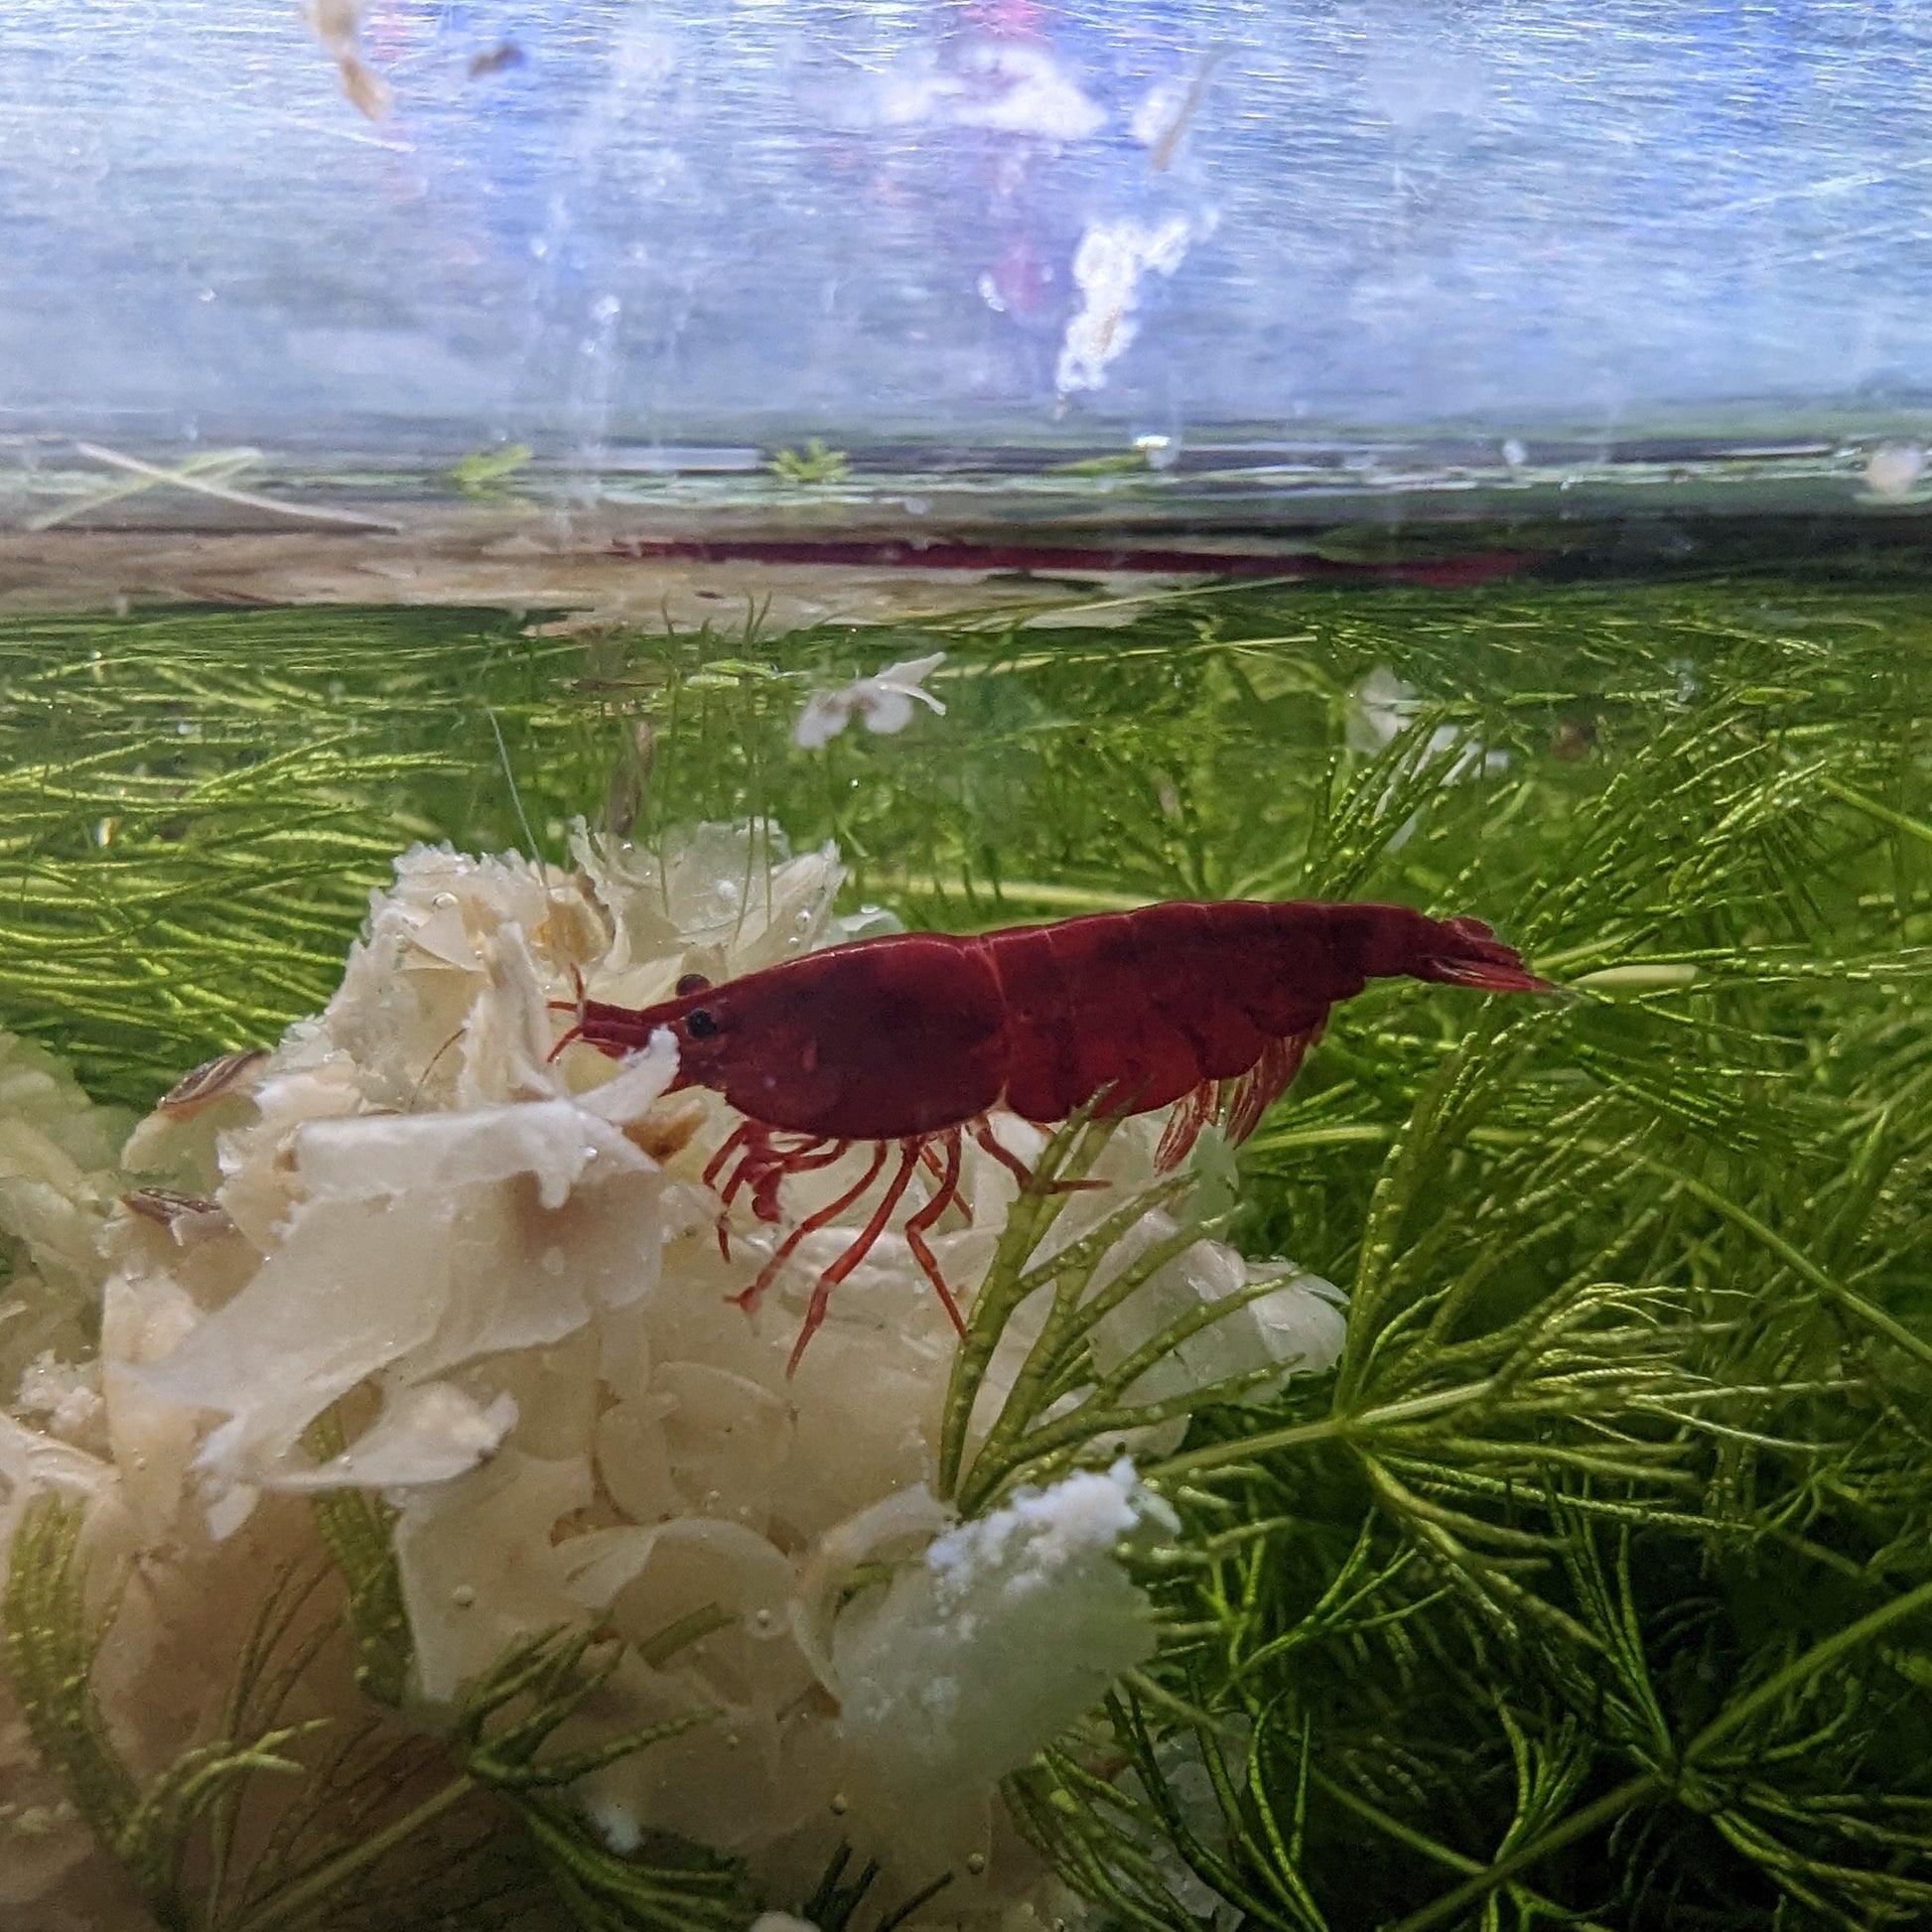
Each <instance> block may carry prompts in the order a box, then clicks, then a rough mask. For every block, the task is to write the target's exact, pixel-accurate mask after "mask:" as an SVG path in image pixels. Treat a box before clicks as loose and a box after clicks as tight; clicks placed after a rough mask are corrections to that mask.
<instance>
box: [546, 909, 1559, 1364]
mask: <svg viewBox="0 0 1932 1932" xmlns="http://www.w3.org/2000/svg"><path fill="white" fill-rule="evenodd" d="M1403 976H1406V977H1408V978H1411V979H1420V980H1430V981H1436V982H1439V983H1441V984H1444V985H1449V986H1461V987H1468V988H1471V989H1473V990H1475V991H1478V992H1485V993H1548V992H1553V991H1554V990H1555V989H1554V988H1553V987H1552V986H1551V985H1550V983H1549V982H1548V981H1547V980H1541V979H1538V978H1537V977H1536V975H1535V974H1533V973H1531V972H1529V971H1528V970H1527V969H1526V968H1525V967H1524V965H1523V962H1522V960H1521V959H1520V958H1519V957H1518V955H1517V954H1516V952H1515V951H1514V950H1513V949H1512V948H1511V947H1509V946H1507V945H1505V944H1504V943H1503V942H1502V941H1501V940H1499V939H1498V938H1497V937H1496V936H1495V934H1494V933H1493V932H1492V931H1491V930H1490V928H1489V927H1488V926H1486V925H1484V924H1483V923H1482V921H1481V920H1479V919H1472V918H1452V919H1432V918H1429V917H1428V916H1426V915H1425V914H1424V913H1421V912H1417V911H1415V910H1413V909H1412V908H1411V907H1409V906H1406V905H1357V904H1350V903H1345V902H1338V903H1323V902H1317V901H1309V900H1298V901H1293V902H1289V903H1273V902H1267V901H1259V900H1246V899H1235V900H1227V901H1221V902H1216V903H1194V902H1189V901H1174V902H1171V903H1167V904H1162V905H1149V906H1144V907H1142V908H1141V909H1139V910H1137V911H1132V912H1104V913H1096V914H1092V915H1090V916H1087V917H1083V918H1075V919H1062V920H1059V921H1057V922H1056V923H1053V924H1049V925H1024V926H1010V927H1007V928H1005V929H1004V930H1001V931H998V932H983V933H977V934H971V935H967V936H955V935H952V934H946V933H936V932H909V933H891V934H888V935H885V936H883V937H879V938H873V939H856V940H853V941H851V942H850V943H848V944H846V945H842V946H830V947H827V948H826V949H825V950H824V951H822V952H815V953H805V954H802V955H800V956H799V957H797V958H795V959H788V960H785V961H783V962H781V963H780V964H778V965H776V966H769V967H766V968H765V969H764V970H762V971H761V972H756V973H748V974H746V975H745V976H744V977H743V978H742V979H736V980H731V981H727V982H726V983H724V984H722V985H718V986H712V985H708V984H705V983H703V982H702V981H699V980H697V977H696V976H695V975H693V976H690V978H688V979H687V980H683V981H680V982H679V988H678V994H677V997H675V998H673V999H670V1000H666V1001H664V1002H662V1003H661V1004H660V1005H657V1006H653V1007H644V1008H641V1009H638V1008H630V1007H618V1006H609V1005H606V1004H604V1003H603V1002H601V1001H597V1000H578V1001H574V1002H571V1003H568V1006H567V1008H565V1010H568V1011H570V1012H572V1013H573V1014H574V1015H575V1016H576V1024H575V1025H574V1026H572V1028H571V1029H570V1031H569V1032H568V1033H567V1034H565V1035H564V1037H563V1039H562V1040H561V1041H560V1042H559V1043H558V1049H557V1050H559V1051H561V1050H562V1048H563V1047H564V1046H565V1045H567V1044H569V1042H570V1041H572V1040H574V1039H584V1040H587V1041H589V1042H590V1043H591V1044H592V1045H594V1046H596V1047H598V1048H599V1049H600V1050H601V1051H603V1052H606V1053H610V1054H613V1055H621V1054H624V1053H627V1052H631V1051H634V1050H636V1049H638V1048H641V1047H643V1046H645V1045H647V1044H648V1043H649V1041H650V1038H651V1035H653V1034H655V1033H656V1032H657V1031H658V1030H659V1029H660V1028H661V1029H664V1030H666V1031H668V1032H669V1033H670V1034H671V1035H672V1036H673V1037H674V1038H675V1039H676V1041H677V1048H678V1072H677V1078H676V1080H675V1081H674V1082H673V1087H674V1088H676V1087H694V1086H701V1087H709V1088H711V1089H713V1090H714V1091H716V1092H718V1093H720V1094H722V1095H723V1096H724V1098H725V1099H726V1100H727V1101H728V1102H729V1103H730V1104H731V1106H732V1107H734V1108H735V1109H736V1110H737V1111H738V1112H739V1113H741V1114H743V1115H744V1117H745V1118H744V1122H743V1124H742V1125H741V1126H740V1127H739V1128H738V1129H737V1130H736V1131H735V1132H734V1133H733V1134H732V1135H731V1136H730V1137H729V1139H727V1141H726V1142H725V1144H724V1146H723V1147H721V1148H720V1149H719V1151H718V1153H717V1154H716V1155H715V1156H714V1157H713V1160H712V1163H711V1166H710V1168H709V1169H707V1171H706V1176H705V1177H706V1179H707V1180H708V1181H710V1182H712V1183H713V1184H714V1185H716V1186H717V1188H718V1190H719V1193H720V1195H721V1198H722V1201H723V1205H724V1208H725V1210H726V1211H727V1212H728V1211H729V1209H730V1207H731V1204H732V1202H733V1201H734V1200H735V1199H736V1198H737V1197H738V1195H739V1194H741V1193H744V1194H747V1195H749V1197H750V1200H751V1203H752V1210H753V1212H754V1213H755V1214H756V1215H757V1216H758V1217H759V1219H760V1220H764V1221H768V1222H776V1221H778V1220H779V1219H780V1218H781V1212H780V1207H779V1190H780V1188H781V1185H782V1183H783V1181H784V1179H785V1178H786V1176H787V1175H790V1174H794V1173H807V1172H811V1171H813V1170H817V1169H822V1168H828V1167H830V1166H832V1165H833V1164H834V1163H835V1162H837V1161H839V1160H840V1159H841V1158H842V1157H843V1156H844V1155H846V1154H847V1153H848V1152H850V1151H851V1150H852V1149H853V1148H854V1147H856V1146H859V1145H861V1144H866V1143H870V1144H871V1146H872V1156H871V1159H870V1164H869V1166H868V1168H867V1170H866V1172H865V1173H864V1175H863V1176H862V1177H861V1178H860V1179H859V1180H858V1181H857V1182H856V1183H855V1184H854V1185H852V1186H850V1187H848V1188H847V1189H846V1190H845V1191H844V1192H842V1193H841V1194H840V1195H838V1196H837V1197H836V1198H835V1199H833V1200H832V1201H830V1202H829V1203H827V1204H826V1205H825V1206H822V1207H820V1208H818V1209H817V1210H816V1211H814V1212H813V1213H812V1214H811V1215H810V1216H809V1217H807V1218H806V1219H805V1220H803V1221H801V1222H800V1223H799V1224H798V1225H797V1226H796V1227H794V1228H793V1229H792V1230H791V1232H790V1233H789V1234H788V1235H786V1237H785V1238H784V1240H783V1241H782V1242H781V1243H780V1244H779V1246H778V1248H777V1249H776V1251H775V1252H774V1253H773V1254H772V1256H771V1259H770V1260H769V1261H768V1262H767V1263H766V1264H765V1266H764V1268H763V1269H762V1270H761V1271H760V1273H759V1277H758V1279H757V1280H756V1281H755V1282H754V1283H753V1284H752V1286H751V1287H750V1288H749V1289H747V1290H746V1291H745V1293H744V1294H743V1295H742V1296H740V1297H739V1300H740V1301H741V1303H742V1304H743V1305H744V1306H745V1307H746V1308H748V1309H752V1308H756V1307H757V1305H758V1303H759V1300H760V1299H761V1298H762V1296H763V1294H764V1292H765V1290H766V1289H767V1288H768V1287H769V1286H770V1284H771V1282H772V1281H773V1280H774V1279H775V1278H776V1276H777V1274H778V1273H779V1271H780V1270H781V1269H782V1268H783V1267H784V1266H785V1264H786V1263H787V1262H788V1261H789V1260H790V1258H791V1256H792V1255H793V1253H795V1252H796V1249H797V1247H798V1244H799V1243H800V1242H801V1241H802V1240H804V1239H805V1238H806V1236H808V1235H809V1234H812V1233H815V1232H816V1231H817V1230H818V1229H819V1228H821V1227H825V1226H830V1225H832V1224H833V1223H835V1222H836V1221H837V1220H838V1219H839V1217H840V1216H841V1215H843V1214H845V1213H847V1212H849V1211H850V1210H851V1209H852V1208H853V1207H854V1206H855V1205H856V1204H857V1203H858V1201H860V1200H861V1199H862V1198H863V1197H864V1196H865V1195H867V1194H868V1193H869V1192H870V1191H871V1189H872V1187H873V1185H874V1183H875V1182H876V1181H877V1180H878V1179H879V1177H880V1175H881V1174H882V1173H887V1171H888V1169H889V1167H890V1170H891V1172H890V1173H889V1174H888V1177H887V1180H886V1186H885V1191H884V1193H883V1195H882V1197H881V1199H880V1202H879V1205H878V1207H877V1208H876V1210H875V1211H874V1213H873V1214H872V1216H871V1217H870V1219H869V1220H868V1221H867V1223H866V1225H865V1227H864V1228H863V1229H862V1230H861V1231H860V1233H859V1234H858V1236H857V1237H856V1238H855V1239H854V1240H853V1241H852V1242H851V1243H850V1245H849V1246H848V1247H847V1248H846V1250H845V1252H844V1253H843V1254H842V1255H841V1256H840V1257H839V1259H838V1260H837V1261H836V1262H835V1263H834V1264H833V1265H832V1267H830V1268H828V1269H827V1270H826V1271H825V1273H824V1274H823V1275H822V1276H821V1277H820V1280H819V1283H818V1286H817V1288H816V1290H815V1291H814V1293H813V1296H812V1301H811V1307H810V1309H809V1311H808V1312H807V1314H806V1318H805V1326H804V1331H803V1332H802V1333H801V1334H800V1336H799V1338H798V1343H797V1347H796V1348H795V1349H794V1350H793V1353H792V1363H793V1365H794V1366H796V1363H797V1360H798V1356H799V1354H800V1353H801V1352H802V1351H803V1349H804V1346H805V1344H806V1342H807V1341H809V1340H810V1338H811V1336H812V1334H813V1332H814V1331H815V1330H816V1329H817V1327H818V1325H819V1323H820V1322H821V1321H822V1320H823V1319H824V1314H825V1304H826V1300H827V1298H829V1296H830V1294H831V1291H832V1289H833V1288H834V1287H835V1286H836V1285H837V1284H838V1283H839V1282H840V1281H842V1280H844V1279H845V1277H846V1276H847V1275H849V1274H850V1273H851V1272H852V1270H853V1269H854V1268H856V1267H857V1266H858V1265H859V1263H860V1262H861V1261H862V1260H863V1259H864V1258H865V1255H866V1253H867V1252H868V1251H869V1250H870V1249H871V1247H872V1246H873V1244H874V1243H875V1242H876V1241H877V1240H878V1238H879V1236H880V1235H881V1234H882V1233H883V1232H884V1231H885V1229H886V1227H887V1225H888V1223H889V1222H890V1220H891V1218H892V1215H893V1212H894V1210H895V1209H896V1208H897V1206H898V1204H899V1201H900V1200H901V1199H902V1198H903V1196H904V1195H905V1193H906V1191H907V1189H908V1188H909V1187H910V1186H911V1183H912V1181H913V1179H914V1177H915V1175H916V1173H917V1172H918V1170H919V1168H920V1166H921V1165H922V1164H924V1165H926V1166H928V1167H929V1168H931V1169H932V1170H933V1185H932V1187H931V1188H930V1190H929V1191H928V1192H927V1195H926V1198H925V1200H924V1201H923V1202H922V1203H921V1205H920V1206H919V1207H918V1208H917V1209H916V1210H915V1211H914V1212H913V1213H912V1214H911V1215H910V1216H909V1218H908V1219H907V1220H906V1223H905V1227H904V1235H905V1239H906V1241H907V1243H908V1245H910V1247H911V1249H912V1252H913V1254H914V1255H915V1256H916V1257H917V1259H918V1261H919V1264H920V1266H921V1267H922V1269H923V1270H924V1272H925V1274H926V1276H927V1278H928V1279H929V1280H930V1281H931V1283H932V1285H933V1287H934V1288H935V1289H936V1290H937V1291H938V1294H939V1296H940V1298H941V1300H942V1301H943V1303H944V1305H945V1307H946V1310H947V1312H948V1313H949V1314H950V1315H951V1316H952V1318H953V1321H954V1323H955V1325H960V1326H961V1327H962V1332H963V1324H962V1323H961V1317H960V1314H959V1311H958V1307H957V1305H956V1303H955V1302H954V1299H953V1297H952V1294H951V1292H950V1291H949V1290H948V1288H947V1287H946V1285H945V1282H944V1280H943V1278H942V1276H941V1274H940V1271H939V1268H938V1266H937V1264H936V1262H935V1261H934V1259H933V1257H932V1253H931V1249H930V1247H929V1245H928V1243H927V1241H926V1239H925V1237H926V1236H927V1235H928V1234H929V1233H930V1232H931V1231H932V1229H933V1228H934V1226H935V1225H936V1224H937V1222H938V1220H939V1218H940V1216H941V1215H942V1214H943V1213H944V1212H945V1209H946V1207H947V1205H948V1204H949V1203H950V1202H951V1201H953V1200H954V1199H956V1198H957V1195H958V1188H959V1174H960V1162H961V1152H962V1147H961V1137H962V1135H964V1134H968V1133H970V1134H971V1135H972V1136H973V1137H974V1139H975V1140H976V1141H977V1142H978V1144H979V1145H980V1146H981V1147H983V1148H985V1149H987V1151H988V1152H989V1153H991V1154H992V1155H993V1156H994V1157H995V1158H996V1159H999V1160H1002V1161H1004V1162H1005V1163H1006V1164H1007V1165H1008V1166H1010V1167H1012V1168H1014V1169H1015V1170H1016V1171H1017V1172H1018V1173H1022V1174H1024V1173H1025V1169H1024V1167H1023V1166H1022V1164H1021V1163H1020V1162H1019V1161H1018V1159H1017V1157H1015V1156H1014V1155H1013V1154H1012V1153H1011V1152H1010V1151H1009V1150H1007V1149H1006V1148H1004V1147H1003V1146H1002V1145H1001V1144H1000V1142H999V1141H998V1140H997V1139H996V1138H995V1137H994V1135H993V1133H992V1130H991V1129H990V1128H989V1127H988V1125H987V1115H988V1113H989V1111H990V1110H991V1109H993V1108H996V1107H1005V1108H1007V1109H1008V1110H1009V1111H1011V1112H1013V1113H1016V1114H1018V1115H1020V1116H1021V1118H1022V1119H1024V1120H1029V1121H1034V1122H1036V1123H1040V1124H1046V1123H1049V1122H1053V1121H1059V1120H1064V1119H1065V1118H1066V1116H1067V1115H1068V1114H1070V1113H1072V1112H1073V1111H1074V1109H1075V1108H1077V1107H1080V1106H1082V1105H1083V1104H1085V1103H1086V1102H1088V1101H1090V1100H1093V1099H1095V1098H1096V1096H1104V1099H1103V1103H1102V1104H1103V1108H1104V1110H1106V1111H1110V1112H1112V1113H1115V1114H1138V1113H1150V1112H1153V1111H1155V1110H1156V1109H1158V1108H1162V1107H1173V1115H1172V1117H1171V1119H1170V1121H1169V1123H1168V1128H1167V1132H1166V1134H1165V1135H1164V1136H1163V1139H1162V1142H1161V1148H1160V1153H1159V1157H1158V1158H1159V1163H1160V1166H1161V1167H1162V1169H1163V1170H1164V1171H1165V1170H1171V1169H1173V1168H1175V1167H1177V1166H1178V1165H1179V1164H1180V1162H1182V1161H1183V1160H1184V1159H1185V1158H1186V1156H1187V1153H1188V1151H1189V1150H1190V1149H1191V1148H1192V1146H1193V1144H1194V1142H1195V1140H1196V1139H1197V1138H1198V1137H1199V1135H1200V1133H1201V1130H1202V1129H1203V1128H1204V1127H1206V1126H1207V1125H1208V1124H1209V1123H1210V1122H1214V1121H1218V1122H1220V1123H1221V1124H1222V1126H1223V1127H1224V1129H1225V1131H1226V1132H1227V1134H1228V1137H1229V1138H1230V1139H1231V1140H1235V1141H1239V1140H1243V1139H1245V1138H1246V1137H1247V1136H1248V1135H1249V1134H1251V1133H1252V1132H1253V1131H1254V1129H1255V1127H1256V1125H1257V1124H1258V1123H1259V1121H1260V1119H1261V1116H1262V1114H1263V1113H1264V1112H1265V1111H1266V1110H1267V1108H1268V1106H1269V1104H1270V1103H1271V1102H1272V1101H1274V1100H1275V1099H1276V1098H1277V1097H1278V1096H1279V1095H1280V1094H1281V1093H1282V1092H1283V1090H1284V1089H1285V1088H1286V1087H1287V1086H1288V1085H1289V1083H1290V1082H1291V1081H1292V1080H1293V1079H1294V1078H1295V1075H1296V1073H1297V1072H1298V1070H1299V1069H1300V1067H1301V1064H1302V1060H1303V1057H1304V1056H1305V1055H1306V1053H1307V1052H1308V1050H1309V1048H1310V1047H1311V1045H1312V1044H1313V1043H1314V1041H1315V1040H1316V1039H1317V1038H1319V1036H1320V1034H1321V1030H1322V1027H1323V1026H1324V1025H1325V1024H1326V1022H1327V1017H1328V1009H1329V1008H1330V1007H1331V1006H1333V1005H1334V1004H1335V1002H1336V1001H1338V1000H1346V999H1351V998H1352V997H1353V996H1354V995H1355V994H1357V993H1359V992H1360V991H1361V990H1362V988H1363V987H1364V986H1365V985H1366V984H1367V983H1368V982H1369V981H1370V980H1372V979H1388V978H1396V977H1403ZM562 1005H563V1003H560V1006H562ZM720 1230H721V1240H724V1239H728V1236H727V1235H726V1234H725V1232H724V1222H723V1220H722V1219H721V1222H720Z"/></svg>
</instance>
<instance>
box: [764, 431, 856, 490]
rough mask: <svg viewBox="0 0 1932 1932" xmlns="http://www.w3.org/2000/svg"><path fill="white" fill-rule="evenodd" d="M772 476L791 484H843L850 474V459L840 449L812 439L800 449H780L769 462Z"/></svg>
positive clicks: (815, 437) (820, 438) (819, 438)
mask: <svg viewBox="0 0 1932 1932" xmlns="http://www.w3.org/2000/svg"><path fill="white" fill-rule="evenodd" d="M770 468H771V474H772V475H773V476H774V477H779V478H782V479H783V480H784V481H785V482H786V483H843V482H844V481H845V480H846V478H847V477H849V476H850V475H851V474H852V459H851V458H850V457H849V456H847V455H846V453H845V452H844V451H843V450H834V449H829V448H827V446H826V443H825V439H824V438H823V437H822V436H814V437H813V438H811V440H810V441H809V442H808V443H806V445H805V447H804V448H803V449H802V450H780V451H778V453H777V454H776V455H775V456H774V457H772V459H771V465H770Z"/></svg>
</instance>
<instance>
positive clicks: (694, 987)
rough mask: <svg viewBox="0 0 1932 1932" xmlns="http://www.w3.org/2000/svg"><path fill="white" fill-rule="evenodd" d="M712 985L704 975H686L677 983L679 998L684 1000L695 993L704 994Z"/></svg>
mask: <svg viewBox="0 0 1932 1932" xmlns="http://www.w3.org/2000/svg"><path fill="white" fill-rule="evenodd" d="M710 985H711V982H710V981H709V980H708V979H706V978H705V976H704V975H703V974H702V973H686V974H685V976H684V977H683V978H682V979H681V980H679V981H678V983H677V997H678V998H679V999H680V1000H682V999H686V998H688V997H689V996H690V995H691V994H693V993H702V992H704V991H706V989H707V988H709V986H710Z"/></svg>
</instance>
